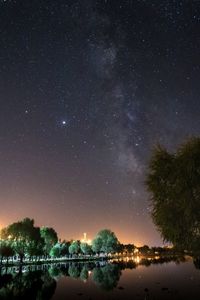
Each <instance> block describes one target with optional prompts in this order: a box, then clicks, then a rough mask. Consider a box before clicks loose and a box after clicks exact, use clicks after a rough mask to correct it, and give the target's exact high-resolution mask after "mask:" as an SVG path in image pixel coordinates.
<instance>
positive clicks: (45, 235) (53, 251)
mask: <svg viewBox="0 0 200 300" xmlns="http://www.w3.org/2000/svg"><path fill="white" fill-rule="evenodd" d="M0 237H1V239H0V262H1V263H2V262H3V260H5V259H6V260H7V262H8V260H9V258H14V257H15V256H16V257H17V258H19V261H20V263H23V261H24V259H28V260H30V261H31V260H41V259H43V260H45V259H49V258H59V257H79V256H80V255H82V256H91V255H99V254H101V253H103V254H105V255H108V254H110V253H115V252H120V251H122V252H123V251H125V250H126V251H128V252H129V251H132V252H133V251H134V248H135V246H134V245H123V244H120V242H119V240H118V238H117V237H116V235H115V233H114V232H112V231H111V230H109V229H104V230H101V231H99V232H98V233H97V235H96V236H95V238H94V239H93V241H92V243H91V245H90V244H88V243H86V242H81V241H80V240H71V241H65V240H63V241H61V240H60V239H58V235H57V232H56V231H55V230H54V229H53V228H51V227H37V226H35V223H34V220H33V219H29V218H25V219H23V220H21V221H18V222H15V223H12V224H10V225H8V226H7V227H5V228H3V229H2V230H1V232H0Z"/></svg>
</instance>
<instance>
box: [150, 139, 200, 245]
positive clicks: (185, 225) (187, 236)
mask: <svg viewBox="0 0 200 300" xmlns="http://www.w3.org/2000/svg"><path fill="white" fill-rule="evenodd" d="M199 183H200V138H191V139H190V140H188V141H187V142H186V143H184V144H183V145H181V146H180V147H179V148H178V149H177V151H176V152H175V153H169V152H168V151H167V150H166V149H165V148H163V147H160V146H158V147H156V148H155V149H154V152H153V155H152V158H151V161H150V164H149V169H148V173H147V180H146V184H147V187H148V190H149V191H150V193H151V204H152V217H153V221H154V223H155V224H156V226H157V228H158V230H159V231H160V233H161V235H162V237H163V239H164V240H165V241H169V242H172V243H173V244H174V245H175V246H177V247H179V248H183V249H188V250H189V249H199V248H200V184H199Z"/></svg>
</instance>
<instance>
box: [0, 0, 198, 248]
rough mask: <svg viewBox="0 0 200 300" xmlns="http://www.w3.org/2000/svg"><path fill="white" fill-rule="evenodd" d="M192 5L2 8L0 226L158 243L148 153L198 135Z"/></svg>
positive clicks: (86, 1) (11, 4)
mask: <svg viewBox="0 0 200 300" xmlns="http://www.w3.org/2000/svg"><path fill="white" fill-rule="evenodd" d="M199 33H200V3H199V1H192V0H190V1H186V0H185V1H173V0H172V1H160V0H152V1H145V0H140V1H139V0H138V1H137V0H132V1H131V0H129V1H117V0H107V1H103V0H102V1H101V0H99V1H92V0H79V1H78V0H73V1H72V0H69V1H64V0H58V1H44V2H43V1H36V0H35V1H27V0H24V1H22V0H21V1H17V0H13V1H9V0H8V1H0V104H1V107H0V165H1V168H0V203H1V208H2V209H1V212H0V223H1V225H2V226H3V225H6V224H8V222H11V221H14V220H17V219H20V218H22V217H25V216H29V217H33V218H34V219H35V220H36V223H37V224H39V225H43V224H46V225H49V226H53V227H55V229H56V230H57V231H58V233H59V235H60V236H61V237H62V238H66V239H70V238H72V237H74V238H79V237H80V236H81V235H82V232H88V235H89V236H91V237H93V236H94V234H95V233H96V232H97V231H98V230H99V229H101V228H105V227H108V228H111V229H112V230H113V231H115V232H116V234H117V235H118V236H119V239H121V240H122V241H132V242H135V243H136V244H137V243H138V244H142V243H149V244H151V245H154V244H160V243H162V241H161V239H160V237H159V234H158V233H157V232H156V229H155V227H154V225H153V223H152V221H151V218H150V214H149V212H150V205H149V195H148V194H147V192H146V189H145V185H144V181H145V172H146V167H147V164H148V161H149V158H150V156H151V151H152V148H153V146H154V145H155V144H157V143H160V144H163V145H165V146H166V147H167V148H168V149H170V150H173V149H175V147H176V146H177V144H179V143H181V142H182V141H183V140H184V139H186V138H187V137H188V136H191V135H199V133H200V118H199V115H200V101H199V94H200V85H199V80H200V74H199V68H200V65H199V63H200V56H199V49H200V35H199Z"/></svg>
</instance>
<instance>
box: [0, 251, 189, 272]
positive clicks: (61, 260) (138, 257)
mask: <svg viewBox="0 0 200 300" xmlns="http://www.w3.org/2000/svg"><path fill="white" fill-rule="evenodd" d="M184 257H192V255H184V254H180V253H173V254H155V255H152V254H151V255H144V254H143V255H141V254H137V255H108V256H106V255H105V256H103V255H101V256H81V257H80V256H79V257H60V258H47V259H44V258H41V259H31V260H29V259H25V260H24V261H23V262H22V263H21V262H20V261H19V260H12V259H9V260H8V261H7V260H3V261H2V263H1V264H0V268H1V267H12V266H27V265H42V264H54V263H67V262H69V263H70V262H95V261H97V262H98V261H107V260H115V261H121V260H124V261H131V260H132V261H135V262H136V263H137V262H139V261H141V260H149V261H150V260H163V259H164V260H166V259H167V260H171V259H173V258H174V259H177V258H184Z"/></svg>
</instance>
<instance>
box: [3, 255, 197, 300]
mask: <svg viewBox="0 0 200 300" xmlns="http://www.w3.org/2000/svg"><path fill="white" fill-rule="evenodd" d="M185 260H186V259H185V258H184V257H168V258H166V257H165V258H159V257H156V258H155V257H154V258H148V259H145V258H141V259H138V258H134V259H130V258H127V259H125V260H118V259H113V260H111V261H109V262H105V261H101V262H87V263H78V262H73V263H72V262H68V263H58V264H49V265H39V266H26V267H23V268H22V269H19V268H17V267H13V268H11V267H10V268H7V269H6V268H2V269H1V275H0V299H4V300H7V299H9V300H12V299H13V300H14V299H29V300H31V299H36V300H43V299H44V300H47V299H51V298H52V297H53V295H54V293H55V290H56V286H57V282H58V281H59V280H60V279H61V278H63V277H64V278H67V277H68V278H73V279H79V280H81V281H83V282H87V281H88V280H89V279H90V280H91V281H92V282H93V283H94V284H95V285H96V286H97V287H98V288H99V289H102V290H104V291H111V290H112V289H114V288H116V287H117V285H118V282H119V280H120V277H121V275H122V271H123V270H126V269H129V270H131V269H136V268H137V267H138V266H146V267H149V266H150V265H156V264H163V263H167V262H171V261H174V262H175V263H176V264H180V263H181V262H184V261H185ZM193 264H194V266H195V267H196V268H197V269H200V258H195V259H194V260H193Z"/></svg>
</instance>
